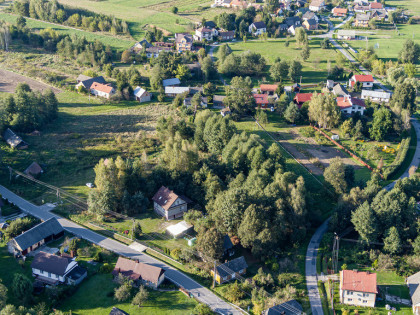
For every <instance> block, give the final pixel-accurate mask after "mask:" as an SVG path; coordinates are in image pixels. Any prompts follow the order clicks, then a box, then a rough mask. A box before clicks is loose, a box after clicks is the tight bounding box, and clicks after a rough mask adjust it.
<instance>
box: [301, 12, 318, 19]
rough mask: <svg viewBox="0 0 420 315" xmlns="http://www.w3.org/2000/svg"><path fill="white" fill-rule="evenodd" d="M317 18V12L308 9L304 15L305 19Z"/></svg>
mask: <svg viewBox="0 0 420 315" xmlns="http://www.w3.org/2000/svg"><path fill="white" fill-rule="evenodd" d="M314 18H315V13H313V12H312V11H307V12H306V13H305V14H304V15H302V19H304V20H310V19H314Z"/></svg>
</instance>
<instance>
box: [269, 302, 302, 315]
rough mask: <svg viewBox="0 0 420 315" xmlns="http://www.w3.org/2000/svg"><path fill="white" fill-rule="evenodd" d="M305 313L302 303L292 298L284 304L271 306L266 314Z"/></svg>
mask: <svg viewBox="0 0 420 315" xmlns="http://www.w3.org/2000/svg"><path fill="white" fill-rule="evenodd" d="M302 313H303V308H302V305H300V304H299V302H298V301H296V300H290V301H287V302H284V303H282V304H279V305H276V306H273V307H270V308H269V309H268V310H266V311H265V312H264V315H300V314H302Z"/></svg>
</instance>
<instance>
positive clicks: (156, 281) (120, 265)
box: [112, 257, 165, 289]
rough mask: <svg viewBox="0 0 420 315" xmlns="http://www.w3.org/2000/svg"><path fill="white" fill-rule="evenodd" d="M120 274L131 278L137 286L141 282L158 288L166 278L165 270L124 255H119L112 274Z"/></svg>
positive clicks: (115, 275)
mask: <svg viewBox="0 0 420 315" xmlns="http://www.w3.org/2000/svg"><path fill="white" fill-rule="evenodd" d="M119 274H122V275H123V276H125V277H127V278H129V279H130V280H132V281H133V282H134V284H135V285H136V286H139V285H141V284H144V285H147V286H149V287H152V288H154V289H157V288H158V287H159V285H160V284H161V283H162V282H163V280H165V270H164V269H162V268H160V267H155V266H152V265H149V264H144V263H141V262H137V261H134V260H130V259H127V258H123V257H118V260H117V263H116V265H115V268H114V270H113V271H112V275H113V276H114V277H117V276H118V275H119Z"/></svg>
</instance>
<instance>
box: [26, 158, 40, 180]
mask: <svg viewBox="0 0 420 315" xmlns="http://www.w3.org/2000/svg"><path fill="white" fill-rule="evenodd" d="M23 172H24V173H25V174H26V175H28V176H31V177H38V176H39V175H41V174H42V173H44V170H43V169H42V167H41V166H40V165H39V164H38V163H37V162H32V164H31V165H29V166H28V168H27V169H26V170H24V171H23Z"/></svg>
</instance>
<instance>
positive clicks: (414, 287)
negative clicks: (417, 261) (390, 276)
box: [407, 271, 420, 306]
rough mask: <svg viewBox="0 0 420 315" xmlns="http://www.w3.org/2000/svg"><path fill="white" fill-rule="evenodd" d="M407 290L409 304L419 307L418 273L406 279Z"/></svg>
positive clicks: (419, 275) (419, 278)
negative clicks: (408, 291) (408, 292)
mask: <svg viewBox="0 0 420 315" xmlns="http://www.w3.org/2000/svg"><path fill="white" fill-rule="evenodd" d="M407 284H408V289H409V290H410V295H411V302H412V303H413V305H415V306H418V305H420V271H419V272H417V273H415V274H414V275H411V276H410V277H408V278H407Z"/></svg>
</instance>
